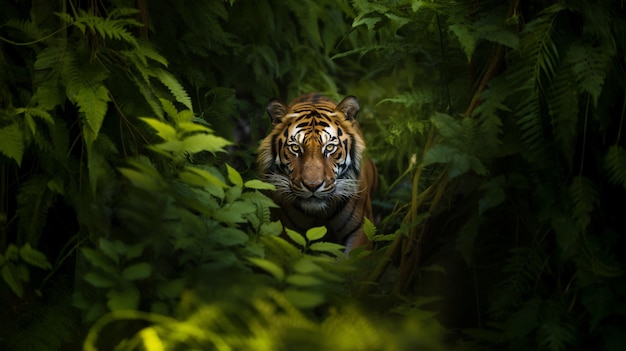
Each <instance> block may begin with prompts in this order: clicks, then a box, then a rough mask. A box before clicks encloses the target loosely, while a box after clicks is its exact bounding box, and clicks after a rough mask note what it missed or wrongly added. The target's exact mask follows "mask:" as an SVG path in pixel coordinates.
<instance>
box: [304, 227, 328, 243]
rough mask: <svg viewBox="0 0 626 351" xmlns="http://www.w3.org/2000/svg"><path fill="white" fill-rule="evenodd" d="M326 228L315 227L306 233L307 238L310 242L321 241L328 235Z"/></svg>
mask: <svg viewBox="0 0 626 351" xmlns="http://www.w3.org/2000/svg"><path fill="white" fill-rule="evenodd" d="M326 232H327V229H326V227H314V228H311V229H309V230H307V231H306V238H307V240H309V241H315V240H319V239H321V238H323V237H324V235H326Z"/></svg>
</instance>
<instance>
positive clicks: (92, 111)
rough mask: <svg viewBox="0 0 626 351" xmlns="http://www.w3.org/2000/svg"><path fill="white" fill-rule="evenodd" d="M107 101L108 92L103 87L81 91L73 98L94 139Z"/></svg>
mask: <svg viewBox="0 0 626 351" xmlns="http://www.w3.org/2000/svg"><path fill="white" fill-rule="evenodd" d="M109 100H110V98H109V90H108V89H107V88H106V87H105V86H104V85H101V86H99V87H98V88H97V89H96V90H92V89H83V90H81V91H80V92H79V93H78V94H77V95H76V96H75V101H76V104H77V105H78V108H79V110H80V112H82V113H83V114H84V116H85V120H86V121H87V125H88V126H89V128H90V129H91V131H92V132H93V133H94V136H95V137H97V136H98V133H99V132H100V127H101V126H102V122H103V121H104V116H105V115H106V112H107V109H108V102H109Z"/></svg>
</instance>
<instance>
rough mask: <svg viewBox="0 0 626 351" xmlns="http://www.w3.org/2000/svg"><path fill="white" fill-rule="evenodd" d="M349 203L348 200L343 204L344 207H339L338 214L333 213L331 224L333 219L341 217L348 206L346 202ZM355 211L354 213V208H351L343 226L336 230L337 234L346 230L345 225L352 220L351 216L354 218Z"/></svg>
mask: <svg viewBox="0 0 626 351" xmlns="http://www.w3.org/2000/svg"><path fill="white" fill-rule="evenodd" d="M349 201H350V200H348V201H347V202H346V204H345V205H343V206H341V211H339V212H337V213H335V215H334V216H333V217H332V219H331V222H332V221H333V220H334V219H336V218H337V216H339V215H341V214H342V213H343V212H344V211H345V209H346V205H347V204H348V202H349ZM355 211H356V206H352V211H350V215H349V216H348V218H347V219H346V220H345V221H344V222H343V225H342V226H341V228H338V229H337V232H341V231H343V230H344V229H345V228H346V226H347V225H348V223H349V222H350V219H351V218H352V216H354V212H355Z"/></svg>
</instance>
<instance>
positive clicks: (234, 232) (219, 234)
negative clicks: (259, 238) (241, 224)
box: [208, 227, 249, 246]
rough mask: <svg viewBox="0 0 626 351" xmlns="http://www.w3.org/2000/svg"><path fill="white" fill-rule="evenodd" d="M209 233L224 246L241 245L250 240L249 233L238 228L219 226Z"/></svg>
mask: <svg viewBox="0 0 626 351" xmlns="http://www.w3.org/2000/svg"><path fill="white" fill-rule="evenodd" d="M208 235H210V236H211V239H213V240H215V242H217V243H218V244H220V245H224V246H234V245H241V244H245V243H246V242H248V240H249V237H248V234H246V233H244V232H243V231H241V230H240V229H236V228H226V227H218V228H216V229H214V230H213V231H211V233H209V234H208Z"/></svg>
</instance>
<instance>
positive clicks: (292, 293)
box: [284, 288, 326, 308]
mask: <svg viewBox="0 0 626 351" xmlns="http://www.w3.org/2000/svg"><path fill="white" fill-rule="evenodd" d="M284 294H285V297H286V298H287V300H289V302H291V303H292V304H293V305H294V306H296V307H299V308H314V307H317V306H319V305H321V304H323V303H324V302H326V297H325V296H324V294H322V293H318V292H312V291H303V290H297V289H291V288H288V289H285V291H284Z"/></svg>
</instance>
